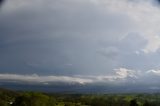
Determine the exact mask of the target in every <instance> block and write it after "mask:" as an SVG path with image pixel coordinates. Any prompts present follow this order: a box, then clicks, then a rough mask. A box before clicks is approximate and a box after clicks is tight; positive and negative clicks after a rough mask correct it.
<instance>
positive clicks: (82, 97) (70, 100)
mask: <svg viewBox="0 0 160 106" xmlns="http://www.w3.org/2000/svg"><path fill="white" fill-rule="evenodd" d="M0 106H160V94H159V93H156V94H146V93H141V94H135V93H133V94H132V93H131V94H60V93H59V94H56V93H41V92H24V91H23V92H22V91H12V90H6V89H0Z"/></svg>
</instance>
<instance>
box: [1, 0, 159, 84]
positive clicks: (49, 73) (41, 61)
mask: <svg viewBox="0 0 160 106" xmlns="http://www.w3.org/2000/svg"><path fill="white" fill-rule="evenodd" d="M159 23H160V5H159V2H158V0H6V1H5V2H3V5H2V6H1V8H0V80H9V79H11V80H20V81H36V82H37V81H40V82H52V81H66V82H72V81H73V82H80V83H91V82H94V81H95V82H99V81H102V82H103V81H104V82H105V81H106V82H107V81H117V80H119V79H121V80H122V81H127V82H130V81H132V82H134V83H135V82H146V81H149V82H151V83H152V82H154V83H158V82H157V79H158V80H159V79H160V78H159V76H160V24H159ZM151 79H152V80H151Z"/></svg>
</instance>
